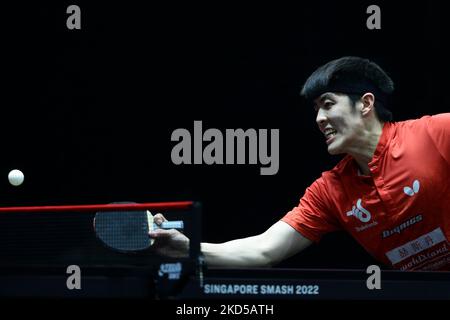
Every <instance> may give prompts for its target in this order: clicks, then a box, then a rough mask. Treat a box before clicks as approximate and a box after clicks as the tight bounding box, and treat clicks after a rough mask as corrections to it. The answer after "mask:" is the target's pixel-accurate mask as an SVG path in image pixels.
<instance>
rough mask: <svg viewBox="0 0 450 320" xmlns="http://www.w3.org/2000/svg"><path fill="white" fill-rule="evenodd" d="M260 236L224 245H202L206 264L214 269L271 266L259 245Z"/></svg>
mask: <svg viewBox="0 0 450 320" xmlns="http://www.w3.org/2000/svg"><path fill="white" fill-rule="evenodd" d="M258 241H259V240H258V236H255V237H249V238H244V239H237V240H232V241H228V242H224V243H202V244H201V250H202V253H203V255H204V257H205V261H206V264H207V265H208V266H213V267H264V266H270V265H271V264H272V261H270V259H269V257H268V255H266V254H264V250H263V246H262V245H261V243H258Z"/></svg>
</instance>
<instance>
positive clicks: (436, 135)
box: [427, 113, 450, 164]
mask: <svg viewBox="0 0 450 320" xmlns="http://www.w3.org/2000/svg"><path fill="white" fill-rule="evenodd" d="M427 120H428V121H427V130H428V134H429V135H430V137H431V139H432V140H433V142H434V144H435V146H436V148H437V149H438V150H439V152H440V154H441V155H442V157H443V158H444V159H445V160H446V161H447V163H449V164H450V113H441V114H437V115H434V116H431V117H428V119H427Z"/></svg>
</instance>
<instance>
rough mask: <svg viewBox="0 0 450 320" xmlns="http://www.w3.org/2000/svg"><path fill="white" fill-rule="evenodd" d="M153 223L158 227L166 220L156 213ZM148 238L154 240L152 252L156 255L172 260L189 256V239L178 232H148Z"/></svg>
mask: <svg viewBox="0 0 450 320" xmlns="http://www.w3.org/2000/svg"><path fill="white" fill-rule="evenodd" d="M153 221H154V223H156V224H157V225H160V224H161V223H163V222H164V221H167V219H166V218H165V217H164V216H163V215H162V214H161V213H157V214H155V216H154V219H153ZM149 236H150V238H153V239H154V240H155V242H154V243H153V246H152V250H153V251H155V252H156V253H158V254H161V255H164V256H169V257H172V258H181V257H187V256H188V255H189V238H188V237H186V236H185V235H184V234H182V233H181V232H179V231H178V230H175V229H170V230H164V229H156V230H154V231H150V232H149Z"/></svg>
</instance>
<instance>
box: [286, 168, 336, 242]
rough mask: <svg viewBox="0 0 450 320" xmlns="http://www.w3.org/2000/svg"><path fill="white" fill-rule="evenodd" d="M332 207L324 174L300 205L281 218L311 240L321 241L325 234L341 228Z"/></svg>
mask: <svg viewBox="0 0 450 320" xmlns="http://www.w3.org/2000/svg"><path fill="white" fill-rule="evenodd" d="M331 208H332V205H331V203H330V201H329V199H328V197H327V192H326V184H325V181H324V179H323V176H322V177H321V178H319V179H317V180H316V181H315V182H314V183H313V184H312V185H311V186H310V187H308V188H307V189H306V192H305V194H304V195H303V197H302V198H301V199H300V203H299V205H298V206H297V207H295V208H293V209H292V210H291V211H289V212H288V213H287V214H286V215H285V216H284V217H283V218H281V221H283V222H286V223H287V224H289V225H290V226H291V227H293V228H294V229H295V230H297V231H298V232H299V233H301V234H302V235H303V236H304V237H306V238H308V239H309V240H311V241H314V242H319V241H320V239H321V238H322V236H323V235H324V234H326V233H328V232H332V231H336V230H338V229H340V228H341V227H340V224H339V223H338V221H337V219H336V217H335V216H333V214H332V210H330V209H331Z"/></svg>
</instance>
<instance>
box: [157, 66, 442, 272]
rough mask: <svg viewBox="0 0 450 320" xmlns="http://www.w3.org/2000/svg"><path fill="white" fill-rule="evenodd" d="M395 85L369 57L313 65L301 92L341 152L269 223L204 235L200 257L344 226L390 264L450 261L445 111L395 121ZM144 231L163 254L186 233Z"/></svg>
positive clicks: (281, 251) (263, 251)
mask: <svg viewBox="0 0 450 320" xmlns="http://www.w3.org/2000/svg"><path fill="white" fill-rule="evenodd" d="M393 90H394V84H393V82H392V80H391V79H390V77H389V76H388V75H387V74H386V73H385V72H384V71H383V70H382V69H381V68H380V67H379V66H378V65H377V64H375V63H373V62H371V61H369V60H367V59H362V58H359V57H343V58H340V59H337V60H334V61H331V62H329V63H327V64H325V65H323V66H321V67H320V68H318V69H317V70H316V71H315V72H314V73H313V74H312V75H311V76H310V77H309V78H308V79H307V81H306V83H305V84H304V86H303V88H302V91H301V95H302V96H304V97H305V98H306V99H307V100H310V101H311V102H313V104H314V106H315V109H316V111H317V116H316V122H317V125H318V127H319V129H320V130H321V131H322V132H323V134H324V137H325V142H326V145H327V148H328V152H329V153H330V154H332V155H335V154H346V156H345V157H344V158H343V159H342V160H341V161H340V162H339V163H338V164H337V165H336V166H335V167H334V168H333V169H332V170H329V171H326V172H323V173H322V175H321V177H320V178H318V179H317V180H316V181H314V183H312V184H311V186H310V187H308V188H307V189H306V191H305V193H304V195H303V197H302V198H301V199H300V202H299V204H298V206H297V207H295V208H293V209H292V210H291V211H290V212H288V213H287V214H286V215H285V216H284V217H282V218H281V220H280V221H278V222H276V223H275V224H274V225H272V226H271V227H270V228H269V229H268V230H266V231H265V232H263V233H261V234H259V235H256V236H252V237H248V238H243V239H237V240H233V241H229V242H225V243H220V244H212V243H202V244H201V250H202V253H203V254H204V257H205V261H206V263H207V264H208V265H210V266H222V267H257V266H270V265H274V264H276V263H278V262H280V261H281V260H283V259H286V258H288V257H290V256H292V255H294V254H296V253H298V252H300V251H301V250H303V249H304V248H306V247H307V246H309V245H310V244H311V243H312V242H318V241H319V240H320V238H321V237H322V236H323V235H324V234H326V233H327V232H331V231H334V230H338V229H344V230H346V231H347V232H349V233H350V234H351V235H352V236H353V237H354V238H355V239H356V240H357V241H358V242H359V243H360V244H361V245H362V246H363V247H364V248H365V249H366V250H367V252H369V253H370V254H371V255H372V256H374V257H375V258H376V259H378V260H379V261H380V262H382V263H384V264H386V265H390V266H392V267H393V268H395V269H400V270H408V271H409V270H450V250H449V239H450V113H445V114H438V115H433V116H424V117H422V118H420V119H415V120H408V121H401V122H392V121H391V120H392V114H391V112H390V111H389V110H388V109H387V107H388V106H387V100H388V97H389V96H390V95H391V94H392V92H393ZM163 220H164V217H163V216H162V215H157V216H156V222H157V223H159V222H161V221H163ZM150 236H151V237H153V238H155V239H156V243H155V244H156V247H155V248H156V250H158V252H159V253H161V254H166V255H173V256H176V255H182V254H185V253H186V252H187V248H188V246H189V239H188V238H187V237H185V236H184V235H183V234H181V233H179V232H178V231H175V230H157V231H156V232H152V233H150ZM342 250H345V249H344V248H343V249H342Z"/></svg>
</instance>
